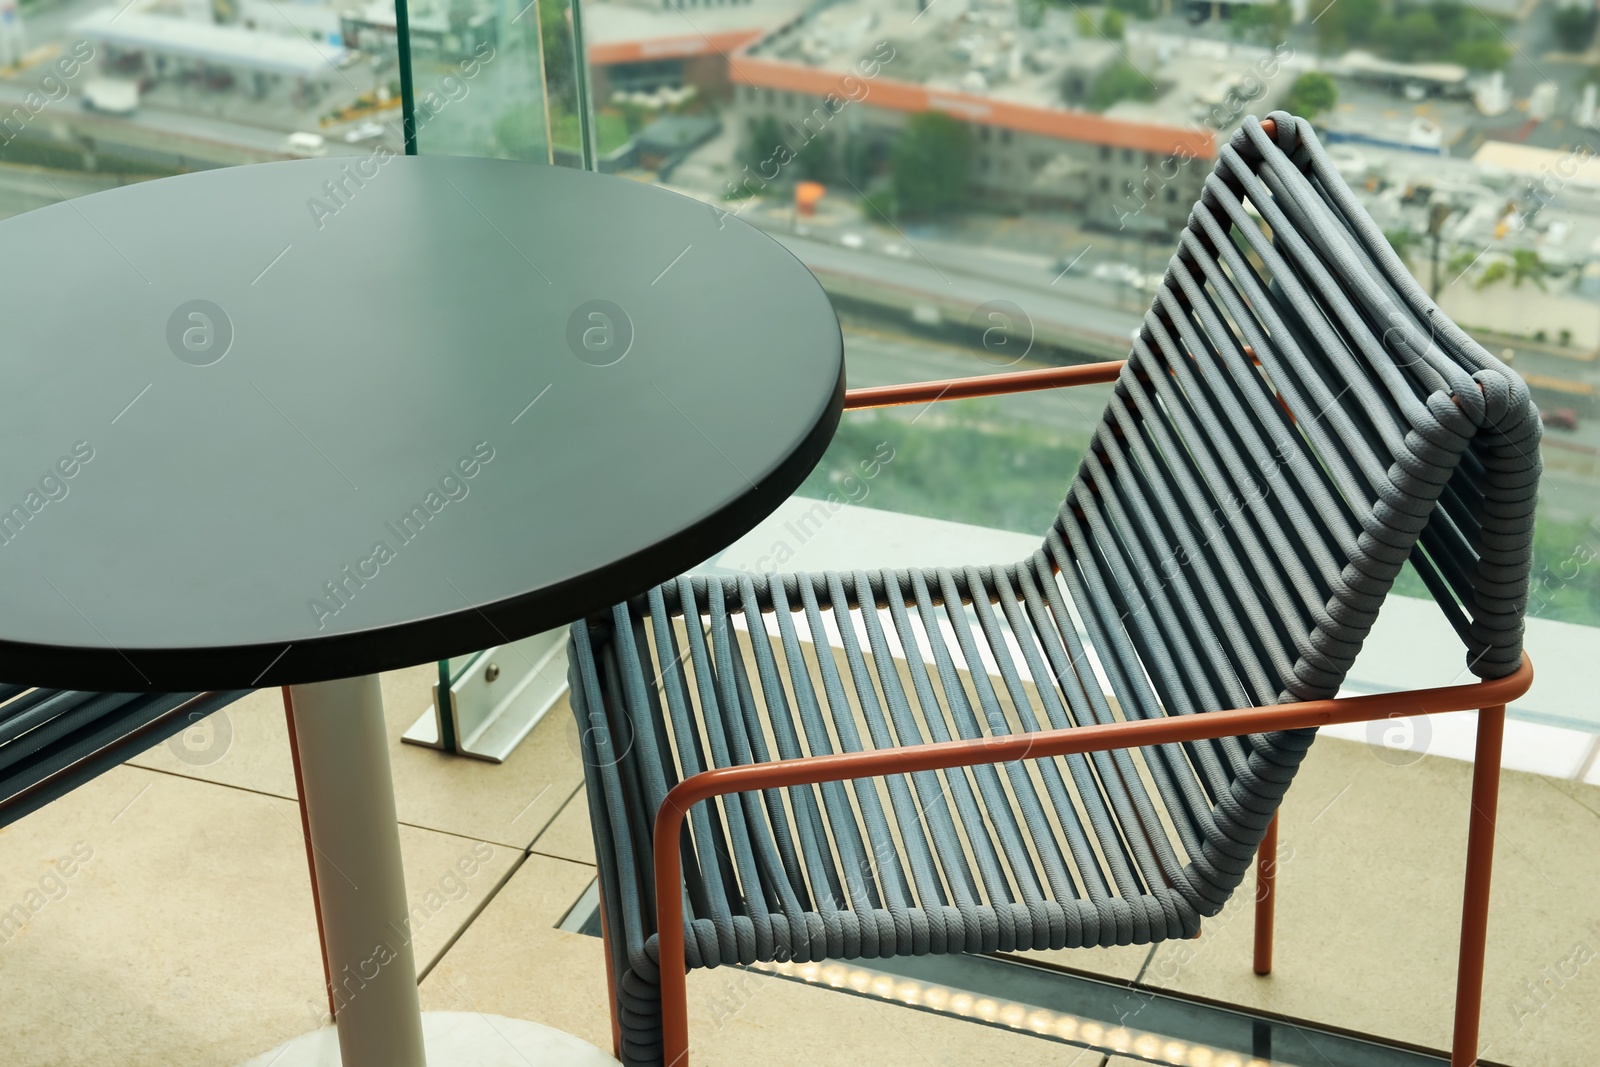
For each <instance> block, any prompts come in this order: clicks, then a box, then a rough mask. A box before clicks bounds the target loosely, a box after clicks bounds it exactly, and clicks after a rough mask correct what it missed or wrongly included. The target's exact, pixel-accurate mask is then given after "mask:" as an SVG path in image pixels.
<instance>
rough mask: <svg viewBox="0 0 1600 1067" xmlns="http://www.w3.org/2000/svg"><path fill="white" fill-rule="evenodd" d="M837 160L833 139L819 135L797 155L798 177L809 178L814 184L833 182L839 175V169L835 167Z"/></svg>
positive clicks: (796, 168) (807, 143) (795, 163)
mask: <svg viewBox="0 0 1600 1067" xmlns="http://www.w3.org/2000/svg"><path fill="white" fill-rule="evenodd" d="M836 158H837V157H836V156H835V155H834V151H833V140H832V138H830V137H828V136H827V135H826V134H818V135H817V136H815V137H813V138H811V140H809V141H807V142H806V143H805V145H804V147H802V148H801V149H800V151H798V152H796V153H795V155H794V165H795V170H796V171H797V175H798V177H801V178H808V179H810V180H811V181H814V182H831V181H833V180H834V179H835V178H836V177H838V173H839V168H838V167H837V166H836V165H835V160H836Z"/></svg>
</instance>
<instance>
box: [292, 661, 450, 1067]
mask: <svg viewBox="0 0 1600 1067" xmlns="http://www.w3.org/2000/svg"><path fill="white" fill-rule="evenodd" d="M289 701H290V714H291V716H292V717H293V721H294V730H295V735H296V740H297V742H298V749H299V760H300V773H301V778H302V788H303V790H304V796H305V811H306V821H307V824H308V826H309V829H310V834H311V848H312V852H313V854H314V857H315V870H316V886H317V897H318V904H319V907H320V909H321V918H322V936H323V945H324V949H325V952H326V954H327V964H328V972H329V979H330V982H331V985H332V989H331V1000H332V1002H333V1008H334V1013H335V1015H334V1018H335V1022H336V1024H337V1026H338V1029H339V1050H340V1058H341V1059H342V1061H343V1064H344V1067H425V1060H424V1057H423V1043H422V1010H421V1007H420V1005H419V1003H418V1000H417V966H416V962H415V961H414V960H413V958H412V954H411V928H410V921H409V915H408V910H409V909H408V908H407V905H406V883H405V875H404V873H403V871H402V870H401V866H400V828H399V825H398V822H397V819H396V816H395V808H394V784H393V781H392V780H391V778H390V775H389V748H388V738H387V736H386V731H385V728H384V721H383V697H382V695H381V694H380V692H379V689H378V678H377V676H376V675H368V676H366V677H363V678H349V679H345V680H342V681H337V682H317V683H314V684H311V685H297V686H294V687H293V688H292V689H291V690H290V696H289Z"/></svg>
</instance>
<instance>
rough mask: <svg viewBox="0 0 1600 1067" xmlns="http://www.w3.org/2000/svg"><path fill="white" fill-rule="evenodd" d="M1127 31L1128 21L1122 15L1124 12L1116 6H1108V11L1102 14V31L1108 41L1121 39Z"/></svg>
mask: <svg viewBox="0 0 1600 1067" xmlns="http://www.w3.org/2000/svg"><path fill="white" fill-rule="evenodd" d="M1126 32H1127V22H1126V21H1125V20H1124V19H1123V17H1122V12H1120V11H1118V10H1117V9H1116V8H1114V7H1108V8H1106V13H1105V14H1104V15H1102V16H1100V33H1101V35H1102V36H1104V37H1105V38H1106V39H1107V40H1108V41H1120V40H1122V38H1123V36H1124V34H1126Z"/></svg>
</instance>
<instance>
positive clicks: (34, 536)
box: [0, 154, 844, 1067]
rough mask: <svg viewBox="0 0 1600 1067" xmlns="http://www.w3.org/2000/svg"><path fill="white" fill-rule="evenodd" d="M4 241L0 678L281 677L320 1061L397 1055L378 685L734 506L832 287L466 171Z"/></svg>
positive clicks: (692, 215) (753, 482)
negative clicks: (332, 1002) (297, 799)
mask: <svg viewBox="0 0 1600 1067" xmlns="http://www.w3.org/2000/svg"><path fill="white" fill-rule="evenodd" d="M0 246H3V247H4V248H5V250H6V255H5V256H4V257H3V258H0V322H3V323H4V324H5V326H4V343H3V345H0V375H3V381H4V382H5V390H4V393H3V394H0V396H3V399H0V412H3V417H0V441H3V447H0V604H3V605H4V606H5V610H4V611H3V612H0V680H3V681H6V682H13V683H23V684H28V685H38V686H55V687H62V688H74V689H98V690H123V691H151V690H172V691H189V690H201V689H229V688H241V687H265V686H279V685H287V686H292V687H293V689H292V691H291V704H292V709H293V710H292V721H293V723H294V726H295V729H296V733H297V735H298V741H299V746H300V751H301V759H302V772H303V775H304V778H305V783H304V799H305V803H306V806H307V810H308V813H309V816H310V819H311V830H312V843H313V845H314V846H315V851H316V852H317V854H318V857H319V859H318V869H317V874H318V876H319V877H318V885H319V889H320V892H321V906H322V909H323V919H324V926H325V933H324V941H325V947H326V949H327V953H328V957H329V962H330V965H331V966H332V968H333V972H334V976H335V983H336V984H337V983H338V980H339V976H340V974H341V973H344V972H343V970H342V969H343V968H346V967H348V968H349V969H350V970H351V971H355V972H359V974H360V975H362V976H363V977H362V978H361V979H360V991H359V994H358V995H352V996H350V997H349V998H348V1000H349V1003H348V1005H347V1006H346V1007H345V1008H344V1009H343V1010H341V1011H340V1012H339V1014H338V1024H339V1032H340V1033H339V1040H340V1044H341V1046H342V1047H343V1050H344V1062H345V1064H346V1065H347V1067H349V1065H354V1064H362V1065H365V1064H382V1065H383V1067H410V1065H412V1064H421V1062H422V1052H421V1038H420V1024H418V1023H417V998H416V986H415V982H414V980H413V976H414V973H415V971H414V966H413V963H412V959H411V954H410V950H409V944H406V945H400V946H397V947H395V950H394V951H393V953H392V955H393V958H392V959H390V960H387V961H385V963H384V964H383V965H382V966H376V967H375V966H374V965H373V964H372V963H371V961H370V957H371V956H372V955H373V950H374V945H376V944H378V943H380V942H386V941H390V940H393V934H392V931H393V930H394V929H404V928H405V927H404V923H405V916H406V913H407V907H406V901H405V893H404V886H403V881H402V879H401V875H400V867H399V842H398V836H397V832H396V827H395V821H394V803H393V795H392V790H391V787H390V783H389V766H388V756H387V750H386V748H385V745H384V736H385V735H384V729H383V719H382V709H381V705H380V702H379V698H378V690H377V681H376V677H375V675H376V672H378V671H382V670H386V669H389V668H393V667H400V666H404V665H408V664H414V663H419V662H423V661H428V660H436V659H441V658H444V657H448V656H453V655H457V654H461V653H466V652H470V651H473V650H476V649H479V648H483V647H487V646H490V645H495V644H502V643H505V642H507V641H510V640H515V639H518V638H521V637H524V636H527V635H529V634H532V633H535V632H538V631H541V630H545V629H549V628H551V627H554V626H557V625H560V624H562V623H566V622H570V621H572V620H574V619H577V618H580V617H582V616H584V615H586V614H588V613H590V612H593V611H596V610H600V609H602V608H604V607H606V606H607V605H609V604H611V603H614V602H616V601H618V600H620V599H622V598H624V597H626V596H628V595H631V594H633V593H636V592H639V591H641V590H643V589H644V588H647V587H648V586H650V585H651V584H654V583H656V582H658V581H662V580H665V579H667V578H669V577H671V576H672V575H674V574H676V573H678V572H680V571H682V570H684V569H686V568H688V567H690V566H692V565H694V564H696V563H698V562H700V561H702V560H704V559H706V558H708V557H709V556H711V555H712V554H714V553H715V552H716V551H718V550H719V549H721V548H722V547H724V546H726V545H727V544H728V543H730V542H731V541H733V540H734V539H736V538H737V537H738V536H740V535H741V534H743V533H744V532H745V531H747V530H748V529H750V528H751V527H752V526H754V525H755V524H756V523H757V522H758V521H760V519H761V518H763V517H764V516H765V515H766V514H768V513H769V512H770V511H771V510H772V509H773V508H774V507H775V506H776V505H777V504H778V502H779V501H781V500H782V499H784V498H785V497H786V496H787V495H788V494H789V493H790V492H792V491H793V490H794V489H795V488H796V487H797V486H798V485H799V483H800V481H801V480H802V479H803V478H804V476H805V475H806V473H807V472H808V471H809V470H810V469H811V468H812V466H813V465H814V464H815V463H816V461H817V459H818V458H819V457H820V456H821V454H822V452H823V450H824V448H825V447H826V445H827V443H828V441H829V439H830V438H831V436H832V433H833V430H834V428H835V426H836V424H837V421H838V418H839V412H840V406H841V402H842V397H843V381H844V378H843V375H844V360H843V348H842V343H841V339H840V335H839V327H838V323H837V320H836V319H835V317H834V314H833V312H832V310H831V308H830V306H829V304H828V301H827V298H826V296H825V295H824V294H823V292H822V289H821V287H820V286H819V285H818V284H817V282H816V280H815V279H814V278H813V277H812V276H811V275H810V273H809V272H807V271H806V269H805V268H804V267H803V266H802V265H801V264H800V263H799V262H798V261H797V260H795V259H794V257H793V256H791V255H790V254H789V253H788V252H787V251H785V250H784V249H783V248H782V247H781V246H779V245H778V244H777V243H776V242H774V241H772V240H770V239H769V238H767V237H766V236H765V235H763V234H761V233H759V232H757V231H756V230H754V229H752V228H751V227H749V226H747V225H745V224H743V223H741V222H739V221H738V220H736V219H733V218H731V217H729V216H728V215H727V214H726V213H725V212H724V211H722V210H720V209H719V208H717V207H714V206H711V205H707V204H703V203H701V202H698V201H695V200H691V199H688V198H685V197H681V196H678V195H675V194H673V193H669V192H665V191H662V190H659V189H656V188H653V187H650V186H646V185H641V184H638V183H635V182H631V181H627V180H623V179H619V178H613V177H607V176H602V175H595V174H588V173H583V172H577V171H571V170H565V169H559V168H552V167H541V166H533V165H527V164H519V163H512V162H505V161H500V160H485V159H468V158H448V157H437V158H435V157H428V158H411V157H395V156H385V155H383V154H378V155H374V156H372V157H351V158H345V159H316V160H303V161H295V162H287V163H271V164H264V165H259V166H251V167H241V168H235V169H226V170H216V171H209V172H204V173H199V174H192V175H184V176H181V177H176V178H168V179H163V180H160V181H155V182H150V183H147V184H143V185H137V186H131V187H127V188H122V189H116V190H112V191H109V192H104V193H99V194H96V195H93V196H89V197H85V198H83V199H80V200H74V201H69V202H65V203H62V204H58V205H54V206H51V207H47V208H43V209H40V210H37V211H33V212H30V213H28V214H25V215H22V216H18V217H16V218H12V219H8V220H5V221H4V222H0ZM324 860H326V862H327V865H328V870H327V871H326V872H324V871H323V870H322V866H323V861H324ZM356 887H359V888H356ZM369 971H373V972H375V973H374V974H373V976H372V977H370V978H369V977H365V976H366V975H367V973H368V972H369Z"/></svg>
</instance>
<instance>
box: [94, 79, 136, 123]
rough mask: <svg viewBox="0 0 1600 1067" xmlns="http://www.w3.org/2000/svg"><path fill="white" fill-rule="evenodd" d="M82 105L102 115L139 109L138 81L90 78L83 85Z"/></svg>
mask: <svg viewBox="0 0 1600 1067" xmlns="http://www.w3.org/2000/svg"><path fill="white" fill-rule="evenodd" d="M83 106H84V109H85V110H88V111H98V112H99V113H100V114H102V115H122V116H127V115H131V114H133V113H134V112H135V111H137V110H138V109H139V83H138V82H132V81H123V80H121V79H119V78H91V79H89V81H88V82H86V83H85V84H84V86H83Z"/></svg>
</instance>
